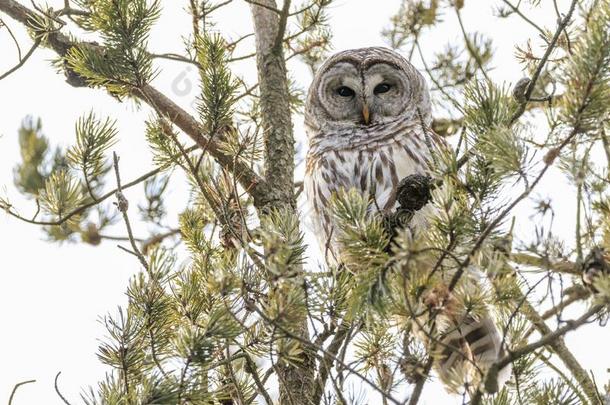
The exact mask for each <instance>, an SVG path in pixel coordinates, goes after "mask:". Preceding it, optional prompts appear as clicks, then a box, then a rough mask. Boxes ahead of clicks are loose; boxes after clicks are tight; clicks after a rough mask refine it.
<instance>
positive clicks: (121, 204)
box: [112, 152, 150, 272]
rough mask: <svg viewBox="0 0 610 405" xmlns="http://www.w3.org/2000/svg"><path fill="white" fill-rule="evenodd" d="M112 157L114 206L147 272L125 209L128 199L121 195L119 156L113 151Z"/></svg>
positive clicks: (135, 252) (148, 269) (134, 251)
mask: <svg viewBox="0 0 610 405" xmlns="http://www.w3.org/2000/svg"><path fill="white" fill-rule="evenodd" d="M112 157H113V162H114V174H115V176H116V185H117V191H116V198H117V202H116V206H117V209H118V210H119V212H120V213H121V214H122V215H123V221H124V222H125V227H126V228H127V234H128V235H129V243H130V244H131V248H132V249H133V253H134V254H135V255H136V256H137V257H138V260H140V263H141V264H142V266H143V267H144V269H146V271H147V272H150V267H149V266H148V262H147V261H146V258H145V257H144V255H143V254H142V253H141V252H140V249H139V248H138V245H137V243H136V241H135V239H134V237H133V231H132V229H131V223H130V222H129V216H128V215H127V209H128V208H129V201H127V198H125V195H123V187H122V186H121V175H120V171H119V157H118V156H117V154H116V152H113V154H112Z"/></svg>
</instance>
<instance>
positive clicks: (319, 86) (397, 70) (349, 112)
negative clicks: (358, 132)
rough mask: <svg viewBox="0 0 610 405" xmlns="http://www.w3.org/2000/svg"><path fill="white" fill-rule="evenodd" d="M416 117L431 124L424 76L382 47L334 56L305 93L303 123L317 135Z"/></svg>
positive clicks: (317, 73) (428, 98)
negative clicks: (305, 104) (306, 95)
mask: <svg viewBox="0 0 610 405" xmlns="http://www.w3.org/2000/svg"><path fill="white" fill-rule="evenodd" d="M418 109H419V113H420V114H421V115H422V118H423V120H424V122H425V123H426V124H429V121H430V96H429V93H428V88H427V86H426V82H425V80H424V78H423V76H422V75H421V74H420V73H419V72H418V71H417V70H416V69H415V68H414V67H413V65H411V64H410V63H409V62H408V61H407V60H406V59H405V58H403V57H402V56H401V55H399V54H398V53H396V52H394V51H392V50H390V49H387V48H377V47H375V48H361V49H351V50H347V51H343V52H339V53H337V54H335V55H333V56H332V57H330V58H329V59H328V60H327V61H326V62H324V64H322V66H321V67H320V68H319V69H318V71H317V72H316V74H315V77H314V79H313V82H312V84H311V87H310V89H309V95H308V98H307V106H306V109H305V123H306V125H307V126H308V127H309V128H311V129H313V130H314V132H319V131H320V130H322V131H324V130H329V129H330V130H332V129H345V128H349V127H352V128H353V127H359V126H360V127H369V126H374V125H378V124H385V123H389V122H393V121H396V120H397V119H404V118H415V117H417V114H418Z"/></svg>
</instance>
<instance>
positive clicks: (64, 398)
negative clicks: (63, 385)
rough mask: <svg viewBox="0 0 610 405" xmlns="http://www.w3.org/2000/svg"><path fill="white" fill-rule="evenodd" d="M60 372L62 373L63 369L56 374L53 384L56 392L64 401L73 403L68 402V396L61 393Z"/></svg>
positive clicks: (68, 404)
mask: <svg viewBox="0 0 610 405" xmlns="http://www.w3.org/2000/svg"><path fill="white" fill-rule="evenodd" d="M60 374H61V371H58V372H57V374H56V375H55V381H54V382H53V386H54V387H55V392H56V393H57V395H58V396H59V398H60V399H61V400H62V401H63V403H64V404H66V405H71V404H70V402H68V400H67V399H66V397H64V396H63V394H62V393H61V391H60V390H59V383H58V380H59V375H60Z"/></svg>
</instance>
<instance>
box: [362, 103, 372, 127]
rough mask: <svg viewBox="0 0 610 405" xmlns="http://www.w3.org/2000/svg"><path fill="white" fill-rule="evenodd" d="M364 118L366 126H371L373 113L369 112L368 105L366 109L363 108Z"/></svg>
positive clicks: (365, 106)
mask: <svg viewBox="0 0 610 405" xmlns="http://www.w3.org/2000/svg"><path fill="white" fill-rule="evenodd" d="M362 118H363V120H364V124H365V125H369V123H370V122H371V112H370V111H369V106H368V105H366V104H365V105H364V107H362Z"/></svg>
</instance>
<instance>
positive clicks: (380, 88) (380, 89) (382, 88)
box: [373, 83, 392, 95]
mask: <svg viewBox="0 0 610 405" xmlns="http://www.w3.org/2000/svg"><path fill="white" fill-rule="evenodd" d="M391 88H392V85H390V84H387V83H381V84H378V85H377V86H375V89H374V90H373V93H375V94H376V95H377V94H383V93H387V92H388V91H390V89H391Z"/></svg>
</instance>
